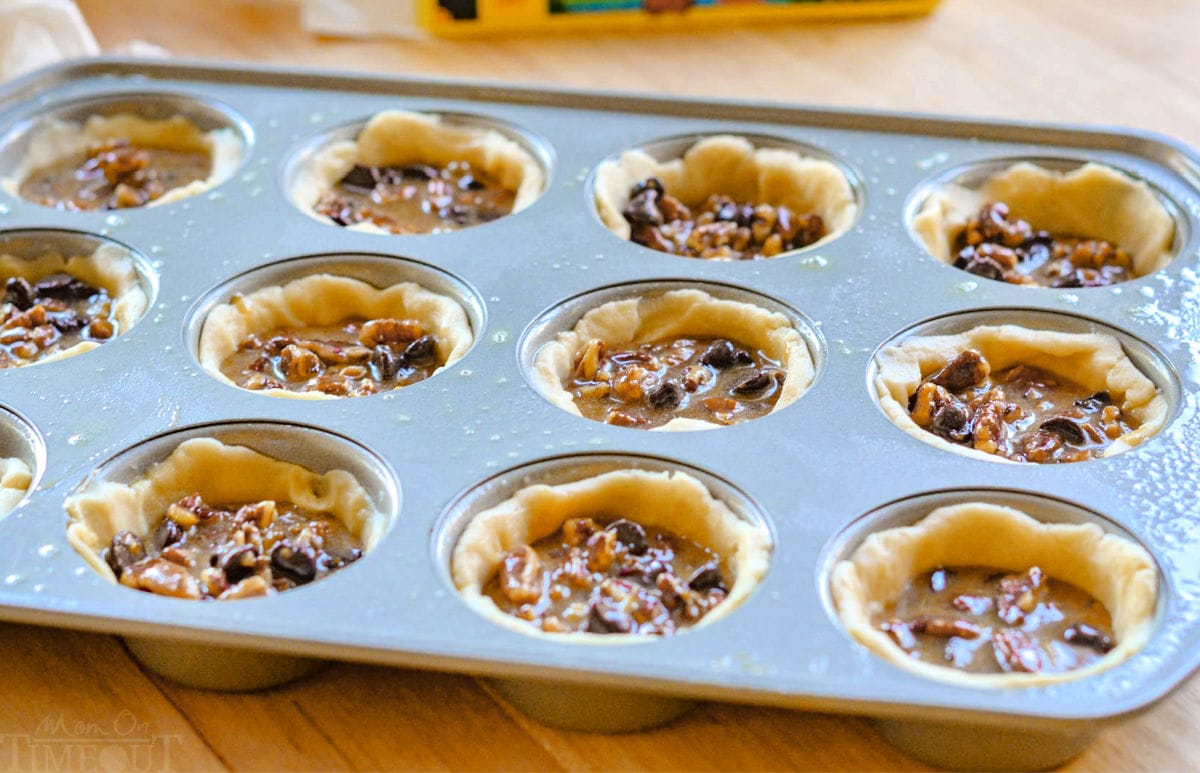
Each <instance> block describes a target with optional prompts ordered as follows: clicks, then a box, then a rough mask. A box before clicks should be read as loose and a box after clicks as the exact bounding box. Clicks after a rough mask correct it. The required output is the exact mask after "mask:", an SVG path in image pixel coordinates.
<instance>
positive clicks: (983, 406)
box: [908, 349, 1137, 463]
mask: <svg viewBox="0 0 1200 773" xmlns="http://www.w3.org/2000/svg"><path fill="white" fill-rule="evenodd" d="M908 404H909V412H910V414H911V416H912V420H913V421H914V422H915V423H916V424H917V426H918V427H921V428H922V429H925V430H927V431H929V432H932V433H933V434H935V435H937V436H938V437H941V438H943V439H945V440H947V441H949V442H951V443H957V444H961V445H966V446H968V447H971V448H974V449H976V450H978V451H983V452H984V453H988V454H994V455H997V456H1002V457H1005V458H1007V459H1011V460H1013V461H1018V462H1037V463H1055V462H1078V461H1083V460H1085V459H1092V458H1095V457H1098V456H1102V455H1103V454H1104V452H1105V450H1106V449H1107V448H1108V446H1109V445H1111V444H1112V442H1113V441H1114V440H1116V439H1117V438H1119V437H1121V436H1122V435H1125V434H1126V433H1128V432H1130V431H1132V430H1133V429H1135V428H1136V426H1137V424H1136V422H1134V421H1133V420H1132V419H1130V418H1128V417H1126V416H1125V415H1124V414H1123V413H1122V411H1121V408H1120V407H1119V406H1117V405H1115V404H1114V403H1113V400H1112V398H1111V397H1110V396H1109V394H1108V392H1096V393H1094V394H1088V390H1087V389H1085V388H1084V387H1083V386H1081V385H1079V384H1076V383H1075V382H1073V381H1071V380H1069V379H1066V378H1063V377H1060V376H1055V375H1053V374H1051V373H1049V372H1047V371H1045V370H1042V369H1040V368H1036V367H1032V366H1029V365H1016V366H1013V367H1011V368H1007V369H1005V370H1002V371H999V372H995V373H993V372H992V371H991V367H990V365H989V364H988V362H987V360H986V359H984V357H983V355H981V354H980V353H979V352H978V351H976V350H974V349H968V350H966V351H964V352H962V353H961V354H959V355H958V356H957V357H956V358H954V359H953V360H951V361H950V362H949V363H948V364H947V365H946V366H945V367H943V368H942V369H941V370H939V371H938V372H937V373H935V374H933V375H932V376H931V377H929V378H928V379H926V380H925V381H924V382H922V383H921V385H920V387H918V388H917V391H916V392H914V393H913V394H912V395H911V396H910V397H909V401H908Z"/></svg>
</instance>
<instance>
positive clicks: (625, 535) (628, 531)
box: [607, 518, 650, 556]
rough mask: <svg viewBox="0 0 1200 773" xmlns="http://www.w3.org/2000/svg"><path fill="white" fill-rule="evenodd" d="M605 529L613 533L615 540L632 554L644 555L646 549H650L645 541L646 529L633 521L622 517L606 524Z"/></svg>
mask: <svg viewBox="0 0 1200 773" xmlns="http://www.w3.org/2000/svg"><path fill="white" fill-rule="evenodd" d="M607 531H611V532H612V533H613V534H615V535H616V536H617V541H618V542H620V543H621V544H622V545H624V546H625V549H626V550H627V551H629V552H630V553H631V554H632V555H635V556H641V555H645V554H646V551H647V550H649V549H650V545H649V544H647V542H646V530H645V529H643V528H642V527H641V526H639V525H638V524H636V523H634V522H633V521H628V520H626V519H624V518H622V519H621V520H619V521H613V522H612V523H610V524H609V525H608V528H607Z"/></svg>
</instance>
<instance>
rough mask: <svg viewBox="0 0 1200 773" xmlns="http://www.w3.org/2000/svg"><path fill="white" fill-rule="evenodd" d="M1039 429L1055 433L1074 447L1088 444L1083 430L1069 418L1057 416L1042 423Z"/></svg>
mask: <svg viewBox="0 0 1200 773" xmlns="http://www.w3.org/2000/svg"><path fill="white" fill-rule="evenodd" d="M1038 429H1043V430H1046V431H1047V432H1053V433H1055V434H1056V435H1058V436H1059V437H1061V438H1062V439H1063V440H1064V441H1066V442H1068V443H1070V444H1071V445H1073V446H1081V445H1083V444H1084V443H1085V442H1086V438H1085V436H1084V434H1083V428H1082V427H1080V426H1079V424H1078V423H1077V422H1076V421H1074V420H1073V419H1071V418H1069V417H1067V416H1055V417H1054V418H1052V419H1047V420H1046V421H1043V422H1042V424H1041V426H1040V427H1038Z"/></svg>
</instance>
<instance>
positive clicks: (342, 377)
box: [221, 318, 441, 397]
mask: <svg viewBox="0 0 1200 773" xmlns="http://www.w3.org/2000/svg"><path fill="white" fill-rule="evenodd" d="M440 366H441V362H440V361H439V359H438V346H437V337H436V336H434V335H431V334H427V333H426V332H425V328H424V327H423V326H422V324H421V323H420V322H419V321H417V320H414V319H391V318H388V319H372V320H368V321H365V322H364V321H350V322H346V323H341V324H338V325H324V326H310V327H303V328H278V329H276V330H274V331H272V332H271V333H269V334H267V335H265V336H257V335H253V334H251V335H249V336H246V337H245V338H243V339H242V341H241V343H240V344H239V346H238V349H237V351H235V352H234V353H233V354H231V355H229V356H228V357H227V358H226V359H225V361H224V362H223V363H222V364H221V372H222V373H223V374H225V376H226V377H228V378H229V379H230V380H231V381H233V382H234V383H235V384H237V385H238V386H240V387H242V388H243V389H253V390H259V389H284V390H287V391H291V392H321V393H324V394H327V395H333V396H336V397H361V396H363V395H370V394H375V393H376V392H380V391H386V390H390V389H397V388H399V387H404V386H408V385H409V384H414V383H416V382H418V381H421V380H423V379H426V378H428V377H429V376H431V375H433V373H434V371H436V370H437V369H438V368H439V367H440Z"/></svg>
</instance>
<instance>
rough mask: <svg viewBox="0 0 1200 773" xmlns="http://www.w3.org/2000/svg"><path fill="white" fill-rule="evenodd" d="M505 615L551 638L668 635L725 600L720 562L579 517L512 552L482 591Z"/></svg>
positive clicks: (668, 538) (663, 537)
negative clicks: (580, 634) (572, 634)
mask: <svg viewBox="0 0 1200 773" xmlns="http://www.w3.org/2000/svg"><path fill="white" fill-rule="evenodd" d="M483 593H484V595H486V596H488V597H489V598H491V600H492V601H493V602H495V604H496V606H497V607H499V608H500V610H502V611H504V612H506V613H508V614H511V615H514V616H516V617H519V618H521V619H523V620H528V621H529V622H530V623H531V624H532V625H534V626H537V627H538V628H540V629H541V630H543V631H546V632H550V633H564V632H569V631H575V632H588V633H601V634H606V633H622V634H640V635H650V636H663V635H668V634H672V633H675V632H676V631H677V630H679V629H682V628H686V627H688V626H690V625H693V624H695V623H696V622H697V621H698V620H700V619H701V618H702V617H703V616H704V615H705V614H706V613H707V612H708V611H709V610H711V609H713V608H714V607H716V606H717V605H718V604H720V603H721V602H722V601H724V600H725V596H726V594H727V593H728V587H727V586H726V584H725V578H724V574H723V570H722V562H721V559H720V557H719V556H717V555H716V554H714V553H713V552H712V551H711V550H709V549H707V548H705V547H702V546H701V545H699V544H697V543H695V542H692V541H691V540H688V539H686V538H684V537H680V536H678V535H676V534H674V533H672V532H669V531H666V530H662V529H645V528H643V527H642V526H641V525H640V524H637V523H635V522H633V521H630V520H627V519H619V520H614V521H611V522H604V521H597V520H595V519H592V518H572V519H570V520H568V521H566V522H565V523H564V524H563V525H562V528H561V529H559V530H558V531H556V532H555V533H554V534H551V535H549V536H548V537H544V538H542V539H540V540H538V541H536V542H534V543H533V544H532V545H521V546H520V547H518V548H516V549H514V550H512V551H510V552H509V553H508V554H507V555H506V556H505V557H504V561H503V563H501V565H500V568H499V571H498V572H497V573H496V575H495V576H494V577H493V578H492V579H491V580H490V581H488V582H487V583H486V584H485V585H484V587H483Z"/></svg>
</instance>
